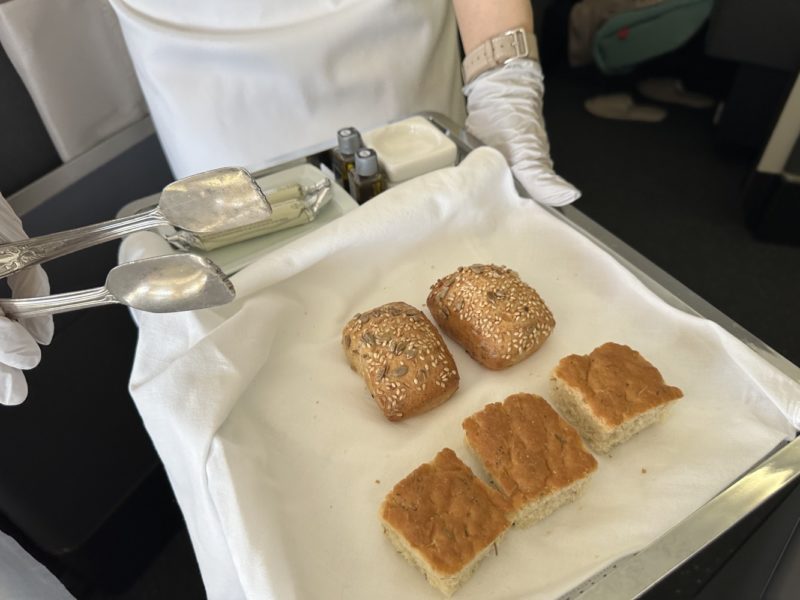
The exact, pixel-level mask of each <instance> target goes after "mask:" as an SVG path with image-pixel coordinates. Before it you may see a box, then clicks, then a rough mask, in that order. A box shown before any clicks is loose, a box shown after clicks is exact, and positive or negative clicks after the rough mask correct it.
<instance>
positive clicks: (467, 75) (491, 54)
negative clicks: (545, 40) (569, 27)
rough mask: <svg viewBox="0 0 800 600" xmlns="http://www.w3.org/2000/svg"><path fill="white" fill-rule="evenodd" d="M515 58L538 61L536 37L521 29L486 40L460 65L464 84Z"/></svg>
mask: <svg viewBox="0 0 800 600" xmlns="http://www.w3.org/2000/svg"><path fill="white" fill-rule="evenodd" d="M517 58H532V59H534V60H539V49H538V47H537V45H536V36H534V35H533V34H532V33H531V32H529V31H525V30H524V29H522V28H519V29H512V30H510V31H506V32H505V33H503V34H501V35H498V36H496V37H493V38H491V39H489V40H486V41H485V42H483V43H482V44H481V45H480V46H478V47H477V48H475V49H474V50H473V51H472V52H470V53H469V54H467V56H466V58H464V62H463V63H461V71H462V74H463V76H464V84H465V85H466V84H468V83H470V82H471V81H472V80H473V79H475V78H476V77H477V76H478V75H480V74H482V73H485V72H486V71H488V70H490V69H494V68H495V67H498V66H500V65H504V64H506V63H507V62H509V61H512V60H514V59H517Z"/></svg>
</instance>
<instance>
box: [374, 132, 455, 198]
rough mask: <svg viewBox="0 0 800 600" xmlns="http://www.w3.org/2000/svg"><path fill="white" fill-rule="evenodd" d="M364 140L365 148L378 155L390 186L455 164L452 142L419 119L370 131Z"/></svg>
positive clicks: (453, 144)
mask: <svg viewBox="0 0 800 600" xmlns="http://www.w3.org/2000/svg"><path fill="white" fill-rule="evenodd" d="M363 138H364V145H365V146H367V147H369V148H372V149H374V150H375V152H376V153H377V154H378V162H379V164H380V166H381V168H382V169H383V171H384V173H386V177H387V179H388V180H389V183H390V184H397V183H400V182H403V181H406V180H408V179H412V178H413V177H417V176H418V175H422V174H424V173H428V172H430V171H435V170H436V169H441V168H443V167H451V166H453V165H455V163H456V155H457V149H456V145H455V143H454V142H453V141H452V140H450V139H449V138H448V137H447V136H445V135H444V134H443V133H442V132H441V131H439V130H438V129H437V128H436V126H435V125H433V124H432V123H430V122H429V121H428V120H427V119H425V118H423V117H420V116H415V117H410V118H408V119H404V120H402V121H398V122H396V123H391V124H389V125H386V126H384V127H380V128H378V129H373V130H371V131H368V132H366V133H364V135H363Z"/></svg>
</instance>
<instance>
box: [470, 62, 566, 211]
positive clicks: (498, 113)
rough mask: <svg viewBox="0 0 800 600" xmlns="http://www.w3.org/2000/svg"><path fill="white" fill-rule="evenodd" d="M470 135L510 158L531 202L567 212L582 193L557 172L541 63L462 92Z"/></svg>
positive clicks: (511, 68) (511, 66) (486, 77)
mask: <svg viewBox="0 0 800 600" xmlns="http://www.w3.org/2000/svg"><path fill="white" fill-rule="evenodd" d="M464 95H466V97H467V123H466V125H467V131H469V132H470V133H471V134H472V135H474V136H475V137H477V138H478V139H480V140H481V141H482V142H484V143H485V144H488V145H489V146H492V147H494V148H496V149H497V150H499V151H500V152H501V153H502V154H503V156H505V157H506V160H507V161H508V164H509V165H510V166H511V170H512V171H513V172H514V176H515V177H516V178H517V179H518V180H519V182H520V183H521V184H522V185H523V187H524V188H525V189H526V190H527V192H528V193H529V194H530V195H531V198H533V199H534V200H536V201H537V202H540V203H541V204H548V205H550V206H563V205H565V204H569V203H570V202H575V200H577V199H578V198H580V196H581V193H580V192H579V191H578V190H577V189H576V188H575V187H574V186H572V184H570V183H567V182H566V181H565V180H564V179H562V178H561V177H559V176H558V175H556V174H555V172H554V171H553V161H552V160H551V159H550V144H549V142H548V141H547V132H546V131H545V128H544V117H543V116H542V97H543V96H544V77H543V76H542V68H541V66H540V65H539V63H538V62H537V61H534V60H531V59H519V60H513V61H511V62H509V63H508V64H506V65H503V66H502V67H499V68H497V69H493V70H491V71H488V72H486V73H484V74H483V75H481V76H480V77H478V78H477V79H476V80H475V81H472V82H471V83H469V84H468V85H466V86H464Z"/></svg>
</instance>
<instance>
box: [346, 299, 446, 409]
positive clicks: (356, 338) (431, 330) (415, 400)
mask: <svg viewBox="0 0 800 600" xmlns="http://www.w3.org/2000/svg"><path fill="white" fill-rule="evenodd" d="M342 345H343V346H344V351H345V354H346V355H347V360H348V361H349V362H350V366H351V367H352V368H353V370H354V371H356V372H357V373H359V374H360V375H361V376H362V377H363V378H364V381H366V383H367V388H368V389H369V393H370V394H372V397H373V398H374V399H375V402H376V403H377V404H378V406H379V407H380V409H381V410H382V411H383V414H384V415H386V418H387V419H389V420H390V421H399V420H401V419H405V418H406V417H411V416H413V415H417V414H420V413H423V412H425V411H428V410H430V409H432V408H434V407H436V406H439V405H440V404H441V403H442V402H444V401H445V400H447V399H448V398H450V396H452V395H453V394H454V393H455V391H456V390H457V389H458V383H459V377H458V370H457V369H456V363H455V361H453V357H452V355H451V354H450V351H449V350H448V349H447V346H446V345H445V343H444V340H443V339H442V336H441V335H440V334H439V332H438V331H437V330H436V327H434V326H433V323H431V322H430V321H429V320H428V318H427V317H426V316H425V315H424V314H423V313H422V311H420V310H418V309H416V308H414V307H413V306H411V305H409V304H406V303H405V302H392V303H390V304H384V305H383V306H379V307H378V308H375V309H373V310H370V311H368V312H365V313H360V314H357V315H355V316H354V317H353V318H352V319H351V320H350V321H349V322H348V323H347V325H346V326H345V328H344V331H343V332H342Z"/></svg>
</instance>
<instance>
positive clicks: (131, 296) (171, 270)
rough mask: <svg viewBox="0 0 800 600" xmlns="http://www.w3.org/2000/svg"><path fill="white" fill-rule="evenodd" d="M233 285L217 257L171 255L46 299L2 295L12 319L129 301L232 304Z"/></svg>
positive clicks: (139, 305) (160, 309) (173, 308)
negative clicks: (98, 284)
mask: <svg viewBox="0 0 800 600" xmlns="http://www.w3.org/2000/svg"><path fill="white" fill-rule="evenodd" d="M235 297H236V291H235V290H234V288H233V284H232V283H231V282H230V281H229V280H228V278H227V277H226V276H225V274H224V273H223V272H222V271H221V270H220V269H219V267H217V266H216V265H215V264H214V263H213V262H212V261H210V260H209V259H207V258H202V257H200V256H197V255H196V254H168V255H166V256H156V257H153V258H144V259H142V260H136V261H133V262H129V263H124V264H121V265H119V266H116V267H114V268H113V269H111V270H110V271H109V272H108V276H107V277H106V284H105V286H103V287H99V288H92V289H89V290H83V291H79V292H67V293H65V294H53V295H52V296H44V297H41V298H17V299H13V300H9V299H0V309H2V310H3V312H4V313H5V314H6V316H8V317H11V318H13V319H27V318H29V317H38V316H41V315H48V314H55V313H62V312H69V311H73V310H80V309H83V308H92V307H94V306H104V305H106V304H124V305H125V306H130V307H131V308H136V309H138V310H143V311H146V312H155V313H168V312H179V311H183V310H198V309H201V308H210V307H212V306H219V305H221V304H227V303H228V302H230V301H232V300H233V299H234V298H235Z"/></svg>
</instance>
